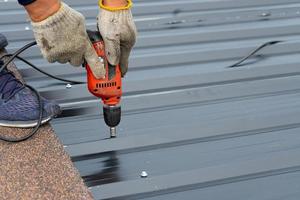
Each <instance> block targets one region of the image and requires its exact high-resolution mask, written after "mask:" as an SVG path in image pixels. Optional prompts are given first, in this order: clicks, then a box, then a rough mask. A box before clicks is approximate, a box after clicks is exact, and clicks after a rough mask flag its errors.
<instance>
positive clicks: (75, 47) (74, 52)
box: [31, 3, 105, 78]
mask: <svg viewBox="0 0 300 200" xmlns="http://www.w3.org/2000/svg"><path fill="white" fill-rule="evenodd" d="M31 24H32V26H33V32H34V36H35V39H36V41H37V44H38V46H39V47H40V50H41V52H42V54H43V56H44V58H46V59H47V60H48V61H49V62H50V63H53V62H56V61H57V62H59V63H67V62H70V64H71V65H73V66H80V65H81V64H82V63H83V61H84V60H86V62H87V63H88V64H89V66H90V68H91V70H92V72H93V74H94V76H95V77H96V78H103V77H104V76H105V67H104V64H103V63H101V62H100V60H99V58H98V56H97V53H96V51H95V50H94V48H93V46H92V44H91V42H90V40H89V38H88V36H87V32H86V28H85V18H84V16H83V15H82V14H81V13H79V12H77V11H75V10H73V9H72V8H70V7H69V6H68V5H66V4H65V3H62V5H61V8H60V10H59V11H57V12H56V13H55V14H54V15H52V16H50V17H48V18H47V19H45V20H43V21H41V22H32V23H31Z"/></svg>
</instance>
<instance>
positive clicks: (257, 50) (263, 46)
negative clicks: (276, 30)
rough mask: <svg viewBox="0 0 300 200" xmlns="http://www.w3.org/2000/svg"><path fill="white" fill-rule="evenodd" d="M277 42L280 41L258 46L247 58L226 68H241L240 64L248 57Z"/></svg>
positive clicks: (246, 58)
mask: <svg viewBox="0 0 300 200" xmlns="http://www.w3.org/2000/svg"><path fill="white" fill-rule="evenodd" d="M279 42H282V41H270V42H266V43H264V44H262V45H260V46H259V47H257V48H256V49H254V50H253V51H252V52H250V53H249V54H248V55H247V56H245V57H244V58H242V59H241V60H239V61H238V62H236V63H234V64H232V65H230V66H228V67H227V68H233V67H241V66H240V64H241V63H243V62H244V61H246V60H248V59H249V58H250V57H252V56H254V55H255V54H256V53H257V52H259V51H260V50H262V49H263V48H265V47H267V46H270V45H274V44H277V43H279Z"/></svg>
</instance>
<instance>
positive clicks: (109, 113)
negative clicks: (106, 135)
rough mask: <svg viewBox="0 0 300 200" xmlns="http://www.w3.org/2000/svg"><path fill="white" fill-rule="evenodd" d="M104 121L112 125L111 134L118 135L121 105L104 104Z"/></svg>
mask: <svg viewBox="0 0 300 200" xmlns="http://www.w3.org/2000/svg"><path fill="white" fill-rule="evenodd" d="M103 115H104V121H105V123H106V125H107V126H109V127H110V136H111V137H116V126H118V125H119V123H120V121H121V106H108V105H104V106H103Z"/></svg>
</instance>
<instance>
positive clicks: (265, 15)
mask: <svg viewBox="0 0 300 200" xmlns="http://www.w3.org/2000/svg"><path fill="white" fill-rule="evenodd" d="M260 16H262V17H269V16H271V13H270V12H263V13H261V14H260Z"/></svg>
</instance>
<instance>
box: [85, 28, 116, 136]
mask: <svg viewBox="0 0 300 200" xmlns="http://www.w3.org/2000/svg"><path fill="white" fill-rule="evenodd" d="M87 33H88V36H89V38H90V40H91V42H92V44H93V46H94V48H95V50H96V52H97V54H98V56H99V59H100V61H101V62H103V63H104V65H105V69H106V76H105V78H103V79H96V78H95V77H94V75H93V73H92V71H91V69H90V67H89V65H88V64H87V63H85V67H86V70H87V84H88V89H89V91H90V92H91V93H92V94H93V95H94V96H96V97H100V98H101V99H102V102H103V115H104V121H105V123H106V124H107V126H109V127H110V137H111V138H114V137H116V136H117V135H116V127H117V126H118V124H119V123H120V121H121V106H120V101H121V96H122V79H121V71H120V65H119V64H117V65H116V66H113V65H111V64H110V63H109V62H108V60H107V59H106V55H105V46H104V41H103V39H102V36H101V34H100V32H99V31H90V30H87Z"/></svg>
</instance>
